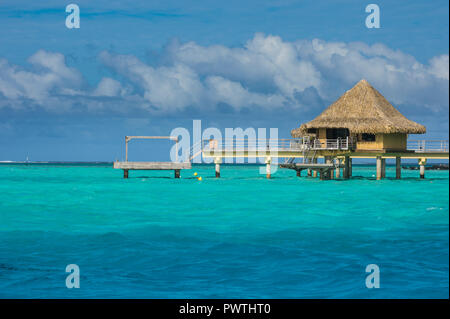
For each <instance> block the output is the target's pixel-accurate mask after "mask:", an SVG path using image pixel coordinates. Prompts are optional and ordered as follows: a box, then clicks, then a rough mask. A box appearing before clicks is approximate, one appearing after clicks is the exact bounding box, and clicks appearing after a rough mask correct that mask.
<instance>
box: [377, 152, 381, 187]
mask: <svg viewBox="0 0 450 319" xmlns="http://www.w3.org/2000/svg"><path fill="white" fill-rule="evenodd" d="M380 179H381V156H377V181H378V180H380Z"/></svg>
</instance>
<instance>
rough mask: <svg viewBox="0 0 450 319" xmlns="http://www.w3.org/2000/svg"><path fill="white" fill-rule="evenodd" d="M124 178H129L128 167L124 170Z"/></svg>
mask: <svg viewBox="0 0 450 319" xmlns="http://www.w3.org/2000/svg"><path fill="white" fill-rule="evenodd" d="M123 178H128V170H127V169H124V170H123Z"/></svg>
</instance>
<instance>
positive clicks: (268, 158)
mask: <svg viewBox="0 0 450 319" xmlns="http://www.w3.org/2000/svg"><path fill="white" fill-rule="evenodd" d="M266 178H270V157H267V158H266Z"/></svg>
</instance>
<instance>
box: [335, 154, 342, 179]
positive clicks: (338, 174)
mask: <svg viewBox="0 0 450 319" xmlns="http://www.w3.org/2000/svg"><path fill="white" fill-rule="evenodd" d="M336 160H337V163H338V164H339V166H340V165H341V160H340V159H339V158H337V159H336ZM339 166H338V167H337V168H336V178H341V169H340V167H339Z"/></svg>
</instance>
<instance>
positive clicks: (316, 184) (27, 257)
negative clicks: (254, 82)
mask: <svg viewBox="0 0 450 319" xmlns="http://www.w3.org/2000/svg"><path fill="white" fill-rule="evenodd" d="M194 172H197V173H198V176H202V178H203V180H202V181H198V180H197V179H196V178H194V177H193V173H194ZM221 173H222V177H221V178H220V179H215V178H214V177H213V176H214V169H213V167H212V166H201V167H194V168H193V169H192V170H189V171H183V172H182V178H181V179H180V180H175V179H173V173H172V172H130V178H129V179H128V180H124V179H123V178H122V171H116V170H113V169H112V168H111V166H109V165H92V166H91V165H84V166H79V165H0V297H1V298H55V297H56V298H79V297H84V298H98V297H105V298H448V294H449V224H448V221H449V216H448V214H449V197H448V196H449V173H448V171H427V172H426V179H424V180H420V179H419V178H418V172H417V171H409V170H403V172H402V173H403V177H404V178H403V179H402V180H395V179H393V178H390V177H391V176H393V175H394V174H395V172H394V168H392V167H388V171H387V175H388V178H387V179H385V180H382V181H375V180H374V177H373V175H374V167H354V169H353V174H354V175H355V176H356V177H354V178H353V179H351V180H346V181H344V180H333V181H319V180H318V179H313V178H307V177H301V178H298V177H296V176H295V172H293V171H289V170H279V171H278V172H277V173H275V174H274V175H273V178H272V179H271V180H266V179H265V177H264V175H261V174H259V171H258V167H256V166H252V167H248V166H245V167H242V166H238V167H237V166H228V167H227V166H224V167H222V172H221ZM68 264H77V265H78V266H79V267H80V272H81V277H80V284H81V288H79V289H67V288H66V286H65V280H66V276H67V275H68V274H67V273H66V272H65V267H66V265H68ZM368 264H377V265H378V266H379V268H380V285H381V287H380V288H379V289H368V288H366V286H365V278H366V276H367V275H368V274H366V272H365V268H366V265H368Z"/></svg>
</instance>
